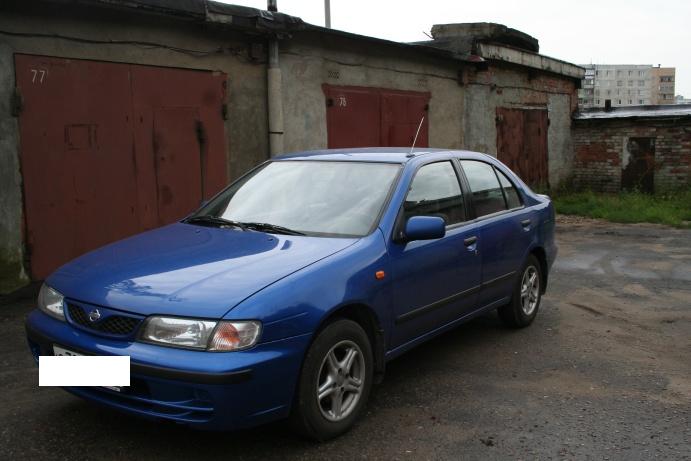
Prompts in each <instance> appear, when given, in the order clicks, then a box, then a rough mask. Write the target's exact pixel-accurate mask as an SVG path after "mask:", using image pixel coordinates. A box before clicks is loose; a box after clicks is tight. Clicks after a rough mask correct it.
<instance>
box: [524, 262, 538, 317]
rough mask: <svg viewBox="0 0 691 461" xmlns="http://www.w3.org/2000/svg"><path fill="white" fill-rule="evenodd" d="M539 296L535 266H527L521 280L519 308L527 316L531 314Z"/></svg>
mask: <svg viewBox="0 0 691 461" xmlns="http://www.w3.org/2000/svg"><path fill="white" fill-rule="evenodd" d="M539 298H540V276H539V274H538V271H537V269H536V268H535V266H528V267H527V268H526V270H525V272H523V279H522V280H521V309H522V310H523V313H524V314H525V315H527V316H530V315H532V313H533V312H534V311H535V308H537V303H538V300H539Z"/></svg>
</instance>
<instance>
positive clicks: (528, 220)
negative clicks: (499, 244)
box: [521, 219, 532, 228]
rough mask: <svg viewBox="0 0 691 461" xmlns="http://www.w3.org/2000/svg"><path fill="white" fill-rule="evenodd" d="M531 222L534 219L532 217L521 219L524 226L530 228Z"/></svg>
mask: <svg viewBox="0 0 691 461" xmlns="http://www.w3.org/2000/svg"><path fill="white" fill-rule="evenodd" d="M531 223H532V221H531V220H530V219H524V220H523V221H521V226H523V227H524V228H528V227H530V224H531Z"/></svg>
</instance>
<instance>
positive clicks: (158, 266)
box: [26, 148, 557, 440]
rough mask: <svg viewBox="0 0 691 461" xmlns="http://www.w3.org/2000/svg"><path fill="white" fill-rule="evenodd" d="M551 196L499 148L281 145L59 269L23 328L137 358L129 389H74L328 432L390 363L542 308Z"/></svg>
mask: <svg viewBox="0 0 691 461" xmlns="http://www.w3.org/2000/svg"><path fill="white" fill-rule="evenodd" d="M556 253H557V249H556V246H555V243H554V208H553V206H552V204H551V202H550V200H549V198H548V197H546V196H544V195H538V194H535V193H533V192H532V191H531V190H530V189H529V188H528V187H527V186H526V185H525V184H524V183H523V182H522V181H521V180H520V179H519V178H518V177H517V176H516V175H515V174H513V173H512V172H511V171H510V170H509V169H508V168H506V167H505V166H504V165H503V164H501V163H500V162H499V161H497V160H496V159H494V158H493V157H490V156H488V155H484V154H479V153H473V152H465V151H448V150H422V149H416V150H414V151H410V150H409V149H405V150H404V149H395V148H377V149H374V148H371V149H343V150H325V151H318V152H303V153H297V154H290V155H285V156H282V157H279V158H275V159H272V160H270V161H267V162H265V163H264V164H262V165H260V166H258V167H257V168H255V169H254V170H252V171H250V172H249V173H247V174H246V175H244V176H243V177H241V178H240V179H238V180H237V181H235V182H234V183H232V184H231V185H230V186H229V187H227V188H226V189H225V190H223V191H222V192H220V193H219V194H218V195H217V196H216V197H214V198H213V199H212V200H210V201H209V202H208V203H206V204H205V205H203V206H202V207H201V208H200V209H199V210H197V211H195V212H194V213H193V214H191V215H189V216H188V217H187V218H185V219H184V220H182V221H181V222H177V223H174V224H171V225H168V226H165V227H162V228H159V229H155V230H152V231H149V232H145V233H142V234H139V235H136V236H134V237H131V238H128V239H125V240H122V241H119V242H116V243H113V244H110V245H108V246H105V247H103V248H100V249H98V250H96V251H92V252H90V253H88V254H85V255H83V256H81V257H79V258H77V259H75V260H74V261H72V262H70V263H68V264H66V265H64V266H62V267H61V268H59V269H58V270H57V271H56V272H55V273H53V274H52V275H51V276H50V277H49V278H48V279H47V280H46V281H45V284H44V285H43V287H42V288H41V291H40V293H39V299H38V309H36V310H34V311H33V312H31V313H30V315H29V317H28V319H27V323H26V330H27V336H28V340H29V345H30V349H31V352H32V353H33V355H34V357H35V358H36V359H38V357H39V356H40V355H60V354H65V355H80V354H83V355H128V356H130V357H131V379H130V386H128V387H122V388H117V387H111V388H105V387H70V388H66V390H67V391H69V392H71V393H73V394H75V395H78V396H80V397H83V398H85V399H87V400H90V401H93V402H97V403H100V404H103V405H106V406H108V407H112V408H116V409H119V410H122V411H125V412H128V413H131V414H136V415H139V416H143V417H148V418H151V419H164V420H170V421H175V422H178V423H182V424H187V425H189V426H194V427H199V428H205V429H219V430H220V429H230V428H241V427H249V426H254V425H257V424H261V423H265V422H268V421H272V420H277V419H282V418H287V417H289V418H290V420H291V422H292V424H293V425H294V427H295V428H296V429H297V430H298V431H299V432H301V433H302V434H304V435H307V436H309V437H312V438H315V439H319V440H324V439H328V438H331V437H334V436H337V435H339V434H341V433H343V432H345V431H346V430H348V429H349V428H350V427H351V426H352V425H353V423H354V422H355V421H356V419H357V418H358V416H359V415H360V414H362V411H363V408H364V407H365V404H366V401H367V398H368V395H369V393H370V390H371V389H372V385H373V383H374V382H375V381H377V380H380V379H381V378H382V376H383V374H384V370H385V367H386V363H387V362H389V361H390V360H392V359H394V358H395V357H398V356H399V355H401V354H402V353H404V352H405V351H407V350H409V349H411V348H412V347H415V346H416V345H418V344H420V343H422V342H424V341H426V340H428V339H430V338H433V337H434V336H436V335H439V334H441V333H443V332H445V331H447V330H449V329H451V328H454V327H456V326H457V325H459V324H461V323H463V322H466V321H468V320H470V319H472V318H473V317H476V316H478V315H481V314H483V313H486V312H488V311H491V310H494V309H496V310H498V313H499V317H500V318H501V320H502V321H503V322H505V323H506V324H507V325H509V326H511V327H519V328H520V327H525V326H527V325H529V324H530V323H531V322H532V321H533V320H534V319H535V316H536V315H537V312H538V309H539V307H540V299H541V295H542V294H543V293H544V291H545V288H546V286H547V275H548V273H549V270H550V267H551V266H552V263H553V262H554V259H555V257H556Z"/></svg>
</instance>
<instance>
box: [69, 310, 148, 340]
mask: <svg viewBox="0 0 691 461" xmlns="http://www.w3.org/2000/svg"><path fill="white" fill-rule="evenodd" d="M67 310H68V312H69V314H70V319H71V320H72V321H73V322H74V323H76V324H77V325H81V326H82V327H84V328H86V329H88V330H93V331H97V332H99V333H105V334H109V335H116V336H129V335H131V334H132V333H134V331H135V330H136V329H137V327H138V326H139V324H140V323H141V319H139V318H136V317H128V316H125V315H110V316H107V317H105V318H104V319H103V320H98V321H96V322H92V321H90V320H89V314H88V313H87V311H86V310H85V309H84V308H82V307H81V306H77V305H76V304H72V303H68V304H67Z"/></svg>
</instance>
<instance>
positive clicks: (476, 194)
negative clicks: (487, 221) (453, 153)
mask: <svg viewBox="0 0 691 461" xmlns="http://www.w3.org/2000/svg"><path fill="white" fill-rule="evenodd" d="M461 165H462V166H463V171H464V172H465V175H466V177H467V178H468V183H469V185H470V190H471V192H472V193H473V204H474V205H475V213H476V214H477V217H478V218H479V217H480V216H486V215H488V214H492V213H497V212H498V211H504V210H506V202H505V201H504V193H503V192H502V188H501V185H500V184H499V180H498V179H497V175H496V174H494V168H493V167H492V165H489V164H487V163H483V162H476V161H473V160H462V161H461Z"/></svg>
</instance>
